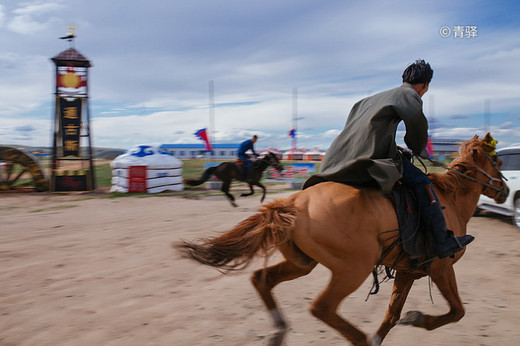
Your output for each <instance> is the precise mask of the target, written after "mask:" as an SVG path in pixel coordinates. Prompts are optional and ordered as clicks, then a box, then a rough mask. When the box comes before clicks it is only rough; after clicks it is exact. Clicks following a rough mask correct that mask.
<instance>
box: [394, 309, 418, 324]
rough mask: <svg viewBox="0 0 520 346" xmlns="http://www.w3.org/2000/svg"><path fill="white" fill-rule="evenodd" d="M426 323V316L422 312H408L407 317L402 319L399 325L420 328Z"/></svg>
mask: <svg viewBox="0 0 520 346" xmlns="http://www.w3.org/2000/svg"><path fill="white" fill-rule="evenodd" d="M423 321H424V315H423V314H422V312H420V311H408V312H407V313H406V315H405V316H404V317H403V318H401V319H400V320H399V321H398V322H397V324H402V325H405V326H410V325H411V326H419V325H420V324H421V323H423Z"/></svg>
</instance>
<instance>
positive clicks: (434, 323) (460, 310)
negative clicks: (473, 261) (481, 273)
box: [399, 259, 464, 330]
mask: <svg viewBox="0 0 520 346" xmlns="http://www.w3.org/2000/svg"><path fill="white" fill-rule="evenodd" d="M442 261H448V259H446V260H440V261H437V264H439V265H437V266H436V267H435V268H433V265H434V264H435V263H434V264H432V271H431V277H432V280H433V282H434V283H435V284H436V285H437V287H438V288H439V291H440V292H441V293H442V295H443V296H444V298H445V299H446V300H447V301H448V304H449V306H450V311H449V312H448V313H446V314H444V315H439V316H432V315H424V314H422V313H421V312H419V311H408V312H407V313H406V315H405V317H403V318H402V319H401V320H400V321H399V323H400V324H405V325H413V326H415V327H421V328H425V329H427V330H433V329H435V328H439V327H441V326H443V325H445V324H448V323H451V322H457V321H458V320H460V319H461V318H462V317H464V306H463V305H462V301H461V300H460V297H459V293H458V290H457V280H456V278H455V271H454V270H453V265H452V264H451V263H449V262H444V263H441V262H442Z"/></svg>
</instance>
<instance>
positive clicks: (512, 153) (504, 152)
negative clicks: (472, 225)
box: [475, 146, 520, 228]
mask: <svg viewBox="0 0 520 346" xmlns="http://www.w3.org/2000/svg"><path fill="white" fill-rule="evenodd" d="M497 155H498V157H499V158H500V159H501V160H502V174H503V175H504V177H505V178H506V179H507V181H506V184H507V186H508V187H509V196H507V199H506V201H505V202H504V203H503V204H497V203H495V201H494V200H492V199H491V198H489V197H486V196H484V195H481V196H480V199H479V201H478V205H477V210H476V211H475V214H478V213H479V212H480V211H481V210H489V211H491V212H494V213H497V214H501V215H506V216H511V217H512V221H513V224H514V225H516V227H519V228H520V146H515V147H510V148H504V149H501V150H498V151H497Z"/></svg>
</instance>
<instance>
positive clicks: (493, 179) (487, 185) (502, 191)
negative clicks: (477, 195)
mask: <svg viewBox="0 0 520 346" xmlns="http://www.w3.org/2000/svg"><path fill="white" fill-rule="evenodd" d="M485 154H486V158H487V159H488V160H489V162H491V165H492V166H493V168H494V169H495V172H497V173H498V175H499V177H500V179H499V178H496V177H493V176H491V175H490V174H489V173H488V172H486V171H485V170H483V169H482V168H481V167H480V166H477V165H476V164H470V166H471V168H475V169H476V170H477V171H478V172H480V173H482V174H483V175H484V176H485V177H486V178H488V179H489V181H488V182H485V181H482V180H478V179H475V178H473V177H470V176H469V175H467V174H464V173H462V172H459V171H458V170H456V169H453V168H450V167H446V166H445V165H443V164H442V163H440V162H437V161H434V160H432V159H428V161H430V162H431V163H432V164H433V165H434V166H437V167H442V168H444V169H447V170H449V171H451V172H454V173H456V174H458V175H460V176H462V177H464V178H466V179H469V180H471V181H474V182H476V183H479V184H481V185H483V186H485V188H490V189H493V190H495V191H497V192H498V193H500V194H506V192H507V191H508V190H507V186H506V184H505V183H504V180H506V181H507V179H506V177H504V175H502V172H500V169H499V168H498V167H497V163H498V161H497V160H493V159H492V158H491V156H489V154H488V153H485ZM460 165H461V166H462V164H460ZM464 167H465V168H468V167H466V166H464ZM493 182H498V183H500V184H501V185H502V187H501V188H498V187H496V186H494V185H493ZM484 191H485V189H484V190H483V191H482V192H484Z"/></svg>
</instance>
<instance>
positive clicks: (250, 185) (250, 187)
mask: <svg viewBox="0 0 520 346" xmlns="http://www.w3.org/2000/svg"><path fill="white" fill-rule="evenodd" d="M248 185H249V193H245V192H244V193H241V194H240V197H247V196H251V195H252V194H254V193H255V190H253V185H252V184H251V183H249V184H248Z"/></svg>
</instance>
